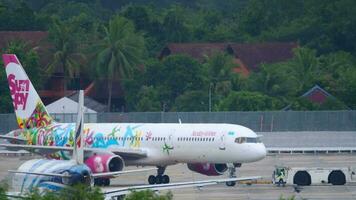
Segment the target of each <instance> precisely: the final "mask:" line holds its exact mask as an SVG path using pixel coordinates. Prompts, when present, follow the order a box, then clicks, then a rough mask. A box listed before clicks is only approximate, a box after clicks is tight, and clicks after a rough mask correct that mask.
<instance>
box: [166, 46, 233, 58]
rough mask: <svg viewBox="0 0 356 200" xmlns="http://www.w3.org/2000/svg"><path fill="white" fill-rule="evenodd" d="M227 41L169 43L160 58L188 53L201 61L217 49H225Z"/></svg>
mask: <svg viewBox="0 0 356 200" xmlns="http://www.w3.org/2000/svg"><path fill="white" fill-rule="evenodd" d="M226 47H227V43H169V44H168V45H167V46H166V47H165V48H163V50H162V51H161V53H160V55H159V58H160V59H162V58H163V57H165V56H168V55H171V54H186V55H189V56H192V57H193V58H196V59H198V60H200V61H202V60H204V57H205V56H210V55H212V54H213V53H214V52H217V51H225V50H226Z"/></svg>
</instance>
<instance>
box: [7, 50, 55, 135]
mask: <svg viewBox="0 0 356 200" xmlns="http://www.w3.org/2000/svg"><path fill="white" fill-rule="evenodd" d="M2 58H3V61H4V65H5V70H6V74H7V80H8V83H9V89H10V94H11V98H12V103H13V106H14V109H15V114H16V118H17V123H18V125H19V127H20V128H33V127H42V126H47V125H48V124H50V123H52V122H53V119H52V117H51V116H50V115H49V114H48V112H47V110H46V107H45V106H44V104H43V103H42V101H41V99H40V97H39V96H38V94H37V92H36V90H35V88H34V87H33V85H32V83H31V81H30V79H29V78H28V76H27V74H26V72H25V70H24V69H23V68H22V66H21V64H20V61H19V60H18V59H17V57H16V55H14V54H4V55H2Z"/></svg>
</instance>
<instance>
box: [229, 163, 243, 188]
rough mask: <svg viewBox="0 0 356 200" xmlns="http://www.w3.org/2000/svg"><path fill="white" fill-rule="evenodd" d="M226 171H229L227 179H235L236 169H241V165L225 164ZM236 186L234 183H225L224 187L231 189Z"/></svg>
mask: <svg viewBox="0 0 356 200" xmlns="http://www.w3.org/2000/svg"><path fill="white" fill-rule="evenodd" d="M227 167H228V170H229V178H236V167H241V164H240V163H238V164H236V163H234V164H232V163H228V164H227ZM235 185H236V181H227V182H226V186H228V187H233V186H235Z"/></svg>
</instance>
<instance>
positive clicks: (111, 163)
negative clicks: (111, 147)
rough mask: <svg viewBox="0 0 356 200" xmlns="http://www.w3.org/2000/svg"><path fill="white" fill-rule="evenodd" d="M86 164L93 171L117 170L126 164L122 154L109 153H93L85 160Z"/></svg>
mask: <svg viewBox="0 0 356 200" xmlns="http://www.w3.org/2000/svg"><path fill="white" fill-rule="evenodd" d="M85 164H86V165H87V166H88V167H89V168H90V169H91V171H92V172H93V173H101V172H117V171H121V170H122V169H123V168H124V166H125V162H124V160H123V159H122V158H121V157H120V156H118V155H113V154H109V153H98V154H93V155H91V156H89V157H88V158H87V159H86V160H85Z"/></svg>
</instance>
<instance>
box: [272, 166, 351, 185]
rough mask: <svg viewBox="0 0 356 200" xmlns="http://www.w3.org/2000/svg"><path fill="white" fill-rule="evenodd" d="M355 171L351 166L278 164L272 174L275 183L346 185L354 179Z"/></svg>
mask: <svg viewBox="0 0 356 200" xmlns="http://www.w3.org/2000/svg"><path fill="white" fill-rule="evenodd" d="M354 175H355V172H354V170H353V169H352V168H350V167H342V168H340V167H328V168H317V167H311V168H307V167H292V168H290V167H283V166H278V167H276V168H275V171H274V172H273V175H272V180H273V183H274V184H277V185H278V186H280V185H282V186H284V185H286V184H288V185H300V186H307V185H324V184H332V185H345V184H346V183H348V182H350V181H352V180H353V179H354V177H353V176H354Z"/></svg>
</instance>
